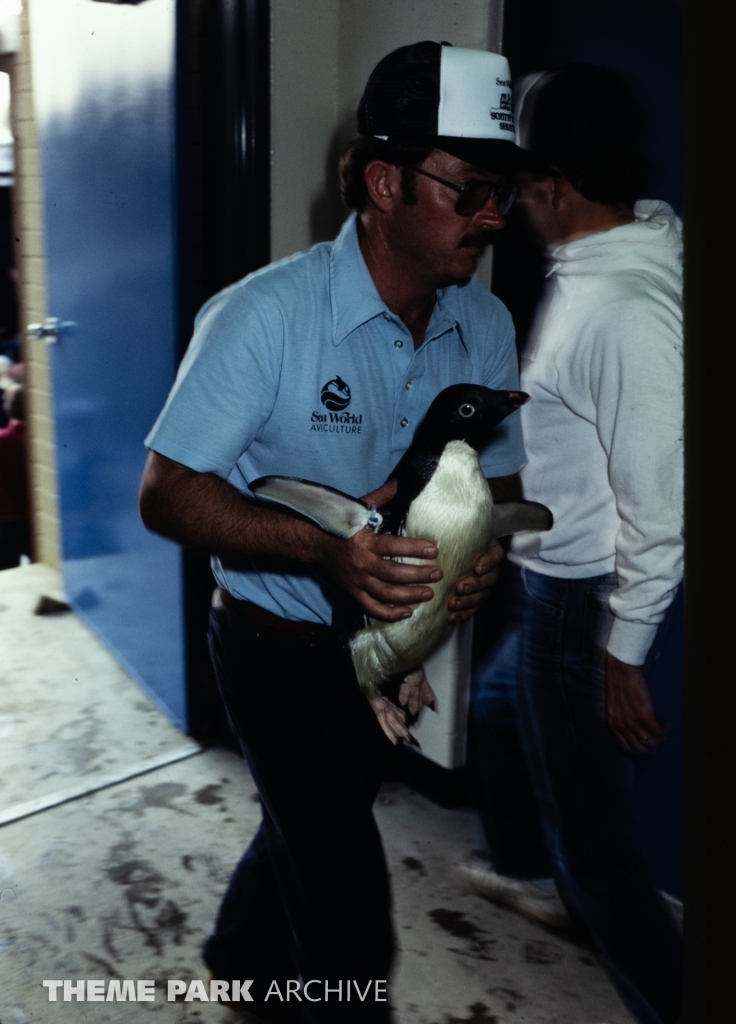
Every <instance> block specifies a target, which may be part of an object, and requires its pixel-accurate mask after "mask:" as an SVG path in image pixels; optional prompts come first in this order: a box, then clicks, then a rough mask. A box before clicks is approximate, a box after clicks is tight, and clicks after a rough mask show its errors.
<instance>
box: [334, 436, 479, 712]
mask: <svg viewBox="0 0 736 1024" xmlns="http://www.w3.org/2000/svg"><path fill="white" fill-rule="evenodd" d="M402 534H403V535H405V536H408V537H424V538H426V539H428V540H433V541H434V542H435V543H436V544H437V547H438V549H439V555H438V557H437V564H438V565H439V566H440V567H441V569H442V579H441V580H440V581H439V583H435V584H432V589H433V590H434V597H433V598H432V599H431V600H430V601H423V602H421V603H419V604H416V605H414V606H413V607H414V614H413V615H412V616H411V618H409V619H403V620H402V621H400V622H380V621H379V620H378V619H369V620H368V624H367V625H366V626H365V627H364V628H363V629H361V630H360V631H359V632H358V633H356V634H355V636H354V637H353V639H352V640H351V641H350V651H351V654H352V656H353V662H354V665H355V671H356V673H357V676H358V681H359V683H360V685H361V687H362V688H363V690H364V691H365V692H366V693H367V694H368V695H369V696H373V695H375V693H376V691H377V689H378V687H379V686H380V684H381V683H382V682H384V681H386V680H387V679H389V678H390V677H391V676H393V675H396V674H397V673H399V672H407V671H409V670H411V669H414V668H417V667H418V666H419V665H421V663H422V662H423V661H424V660H425V658H427V657H428V656H429V655H430V654H431V653H432V651H433V650H434V649H435V647H437V646H438V644H439V643H440V642H441V641H442V640H443V639H444V638H445V637H446V636H447V635H448V634H449V633H450V631H451V630H452V626H451V625H450V623H448V621H447V616H448V614H449V611H448V608H447V602H448V601H449V599H450V596H451V595H452V593H453V591H454V589H455V586H456V584H457V582H458V580H461V579H462V578H463V577H464V576H468V575H469V574H470V572H471V570H472V567H473V565H474V563H475V562H476V561H477V559H478V558H479V557H480V555H482V554H483V552H484V551H486V550H487V548H488V547H489V545H490V543H491V539H492V537H493V499H492V498H491V492H490V488H489V487H488V482H487V481H486V479H485V477H484V475H483V472H482V470H481V468H480V464H479V462H478V456H477V453H476V452H475V451H474V450H473V449H472V448H471V447H470V446H469V445H467V444H466V443H465V442H464V441H450V442H449V443H448V444H447V445H446V446H445V449H444V451H443V453H442V456H441V458H440V461H439V464H438V466H437V468H436V470H435V471H434V473H433V474H432V478H431V479H430V481H429V482H428V483H427V485H426V486H425V487H424V489H423V490H422V492H421V494H419V495H418V496H417V497H416V498H415V499H414V501H413V502H412V505H411V508H410V509H409V515H408V516H407V520H406V524H405V527H404V530H403V531H402ZM402 561H408V562H416V563H421V560H420V559H402Z"/></svg>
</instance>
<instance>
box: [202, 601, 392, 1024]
mask: <svg viewBox="0 0 736 1024" xmlns="http://www.w3.org/2000/svg"><path fill="white" fill-rule="evenodd" d="M210 650H211V653H212V659H213V663H214V666H215V673H216V676H217V681H218V686H219V688H220V692H221V694H222V697H223V700H224V702H225V706H226V708H227V712H228V715H229V718H230V722H231V725H232V727H233V729H234V731H235V733H236V735H237V737H238V739H239V741H240V743H241V746H242V749H243V752H244V754H245V757H246V759H247V762H248V765H249V767H250V770H251V773H252V775H253V778H254V780H255V783H256V785H257V787H258V792H259V794H260V798H261V804H262V808H263V822H262V824H261V827H260V829H259V831H258V833H257V834H256V836H255V838H254V840H253V842H252V843H251V845H250V846H249V847H248V849H247V850H246V852H245V854H244V856H243V858H242V859H241V861H240V863H239V864H238V866H237V867H236V869H235V872H234V874H233V877H232V879H231V881H230V884H229V886H228V889H227V891H226V893H225V896H224V899H223V901H222V905H221V907H220V911H219V914H218V917H217V922H216V925H215V930H214V933H213V934H212V935H211V936H210V938H209V939H208V940H207V943H206V944H205V947H204V958H205V961H206V963H207V965H208V966H209V967H210V969H211V970H212V971H213V973H214V974H215V976H216V977H217V978H220V979H222V980H225V981H229V980H232V979H238V980H243V979H253V981H254V983H253V986H252V988H251V990H250V991H251V994H252V995H253V996H254V998H255V999H256V1000H257V1001H260V1000H263V998H264V997H265V995H266V993H267V991H268V988H269V985H270V984H271V982H272V981H277V982H278V984H279V988H280V990H281V992H282V994H285V992H286V985H285V982H286V980H289V979H298V978H301V979H302V980H303V981H304V982H308V981H309V980H310V979H317V980H318V981H319V982H320V984H319V985H318V984H314V985H312V986H311V988H310V990H309V992H310V995H312V996H313V998H317V997H320V998H321V1001H320V1002H312V1003H309V1002H308V1001H307V1000H306V999H303V1002H302V1003H297V1002H295V1001H294V998H293V997H292V999H291V1000H290V1002H289V1004H288V1006H287V1004H286V1003H284V1004H280V1003H279V1000H278V999H277V998H270V999H269V1000H268V1002H267V1003H266V1004H265V1006H266V1008H267V1009H268V1011H269V1013H271V1012H274V1011H275V1010H278V1009H279V1008H281V1010H282V1011H283V1012H284V1019H285V1020H289V1021H291V1020H293V1021H299V1022H302V1021H303V1022H305V1024H306V1022H315V1024H316V1022H328V1021H335V1022H337V1021H340V1022H343V1024H344V1021H345V1020H350V1021H351V1022H352V1021H355V1022H356V1024H358V1022H361V1024H362V1022H364V1021H365V1022H368V1021H370V1022H371V1024H373V1022H376V1024H379V1022H380V1024H384V1022H387V1021H388V1020H389V1019H390V1018H389V1015H388V1003H387V1002H381V1001H378V1002H377V1001H375V986H373V990H372V993H371V994H370V995H369V996H368V998H367V999H366V1000H365V1002H360V1000H359V999H358V997H357V995H356V991H355V988H354V987H353V988H352V991H351V997H350V1002H349V1004H348V1003H347V1002H346V1001H345V986H346V983H347V982H348V981H350V982H357V983H358V985H359V986H360V990H361V993H364V992H365V988H366V985H367V984H368V983H369V982H375V981H376V980H385V979H388V978H389V974H390V969H391V964H392V960H393V952H394V939H393V930H392V924H391V897H390V891H389V883H388V873H387V869H386V862H385V857H384V853H383V848H382V845H381V839H380V836H379V833H378V829H377V826H376V823H375V820H374V817H373V812H372V805H373V802H374V800H375V798H376V795H377V793H378V789H379V786H380V784H381V780H382V777H383V773H384V769H385V765H386V761H387V758H388V757H389V756H390V754H391V751H392V748H391V744H390V743H389V741H388V740H387V739H386V737H385V736H384V734H383V732H382V731H381V728H380V726H379V725H378V721H377V719H376V717H375V715H374V713H373V711H372V710H371V708H370V706H369V704H368V703H367V701H366V700H365V698H364V697H363V695H362V694H361V692H360V690H359V688H358V684H357V681H356V679H355V674H354V672H353V668H352V664H351V661H350V657H349V655H348V653H347V652H346V650H344V648H343V647H342V645H341V644H340V643H339V642H338V641H337V640H336V639H335V638H334V637H333V636H332V634H330V636H329V638H328V639H326V640H323V641H318V642H314V643H310V642H307V641H305V640H301V639H293V638H290V637H286V636H284V635H282V634H275V633H272V632H270V631H269V630H267V629H264V628H263V627H262V626H260V625H258V626H256V625H254V624H253V623H251V622H249V621H248V620H246V619H245V618H243V617H242V614H241V612H240V611H239V610H238V609H237V608H218V609H213V610H212V612H211V615H210ZM325 981H329V984H330V987H331V988H333V989H335V988H337V985H338V982H340V981H341V982H342V986H343V992H342V996H343V1000H342V1001H340V1000H339V998H338V995H337V994H333V993H330V994H328V1000H327V1001H325V999H324V996H325V986H324V982H325ZM254 1009H256V1010H257V1004H254Z"/></svg>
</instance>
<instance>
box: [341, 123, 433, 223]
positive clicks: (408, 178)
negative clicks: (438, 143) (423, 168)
mask: <svg viewBox="0 0 736 1024" xmlns="http://www.w3.org/2000/svg"><path fill="white" fill-rule="evenodd" d="M434 148H435V143H434V141H433V140H431V139H430V140H428V139H426V138H425V139H401V140H394V139H386V140H384V139H377V138H374V137H373V136H371V135H359V136H358V138H357V139H355V141H354V142H352V143H351V144H350V145H349V146H348V148H347V149H346V150H345V152H344V153H343V155H342V157H341V158H340V168H339V169H340V194H341V195H342V198H343V202H344V203H345V204H346V205H347V206H349V207H350V209H351V210H357V211H358V212H359V213H360V212H362V211H363V210H364V209H365V208H366V206H367V205H368V186H367V185H366V183H365V169H366V167H367V166H368V164H369V163H371V162H372V161H373V160H385V161H386V163H389V164H394V166H396V167H400V168H401V188H402V194H403V195H402V198H403V201H404V202H405V203H409V204H413V203H416V201H417V196H416V192H415V191H414V183H415V181H416V173H415V172H414V170H413V169H412V168H414V167H418V166H419V165H420V164H422V163H424V161H425V160H426V159H427V157H428V156H429V154H430V153H431V152H432V150H433V149H434Z"/></svg>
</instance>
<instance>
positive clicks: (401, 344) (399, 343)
mask: <svg viewBox="0 0 736 1024" xmlns="http://www.w3.org/2000/svg"><path fill="white" fill-rule="evenodd" d="M403 347H404V342H403V341H402V340H401V338H397V339H396V341H395V342H394V348H403Z"/></svg>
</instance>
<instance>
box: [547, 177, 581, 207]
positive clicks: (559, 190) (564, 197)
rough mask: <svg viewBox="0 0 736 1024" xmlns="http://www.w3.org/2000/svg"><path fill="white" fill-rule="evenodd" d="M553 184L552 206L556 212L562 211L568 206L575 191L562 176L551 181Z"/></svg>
mask: <svg viewBox="0 0 736 1024" xmlns="http://www.w3.org/2000/svg"><path fill="white" fill-rule="evenodd" d="M549 180H550V182H551V183H552V206H553V208H554V209H555V210H561V209H563V208H564V207H565V206H567V202H568V200H569V198H570V196H571V194H572V193H573V192H574V191H575V189H574V188H573V186H572V185H571V184H570V182H569V181H568V180H567V178H563V177H562V175H559V177H554V178H550V179H549Z"/></svg>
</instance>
